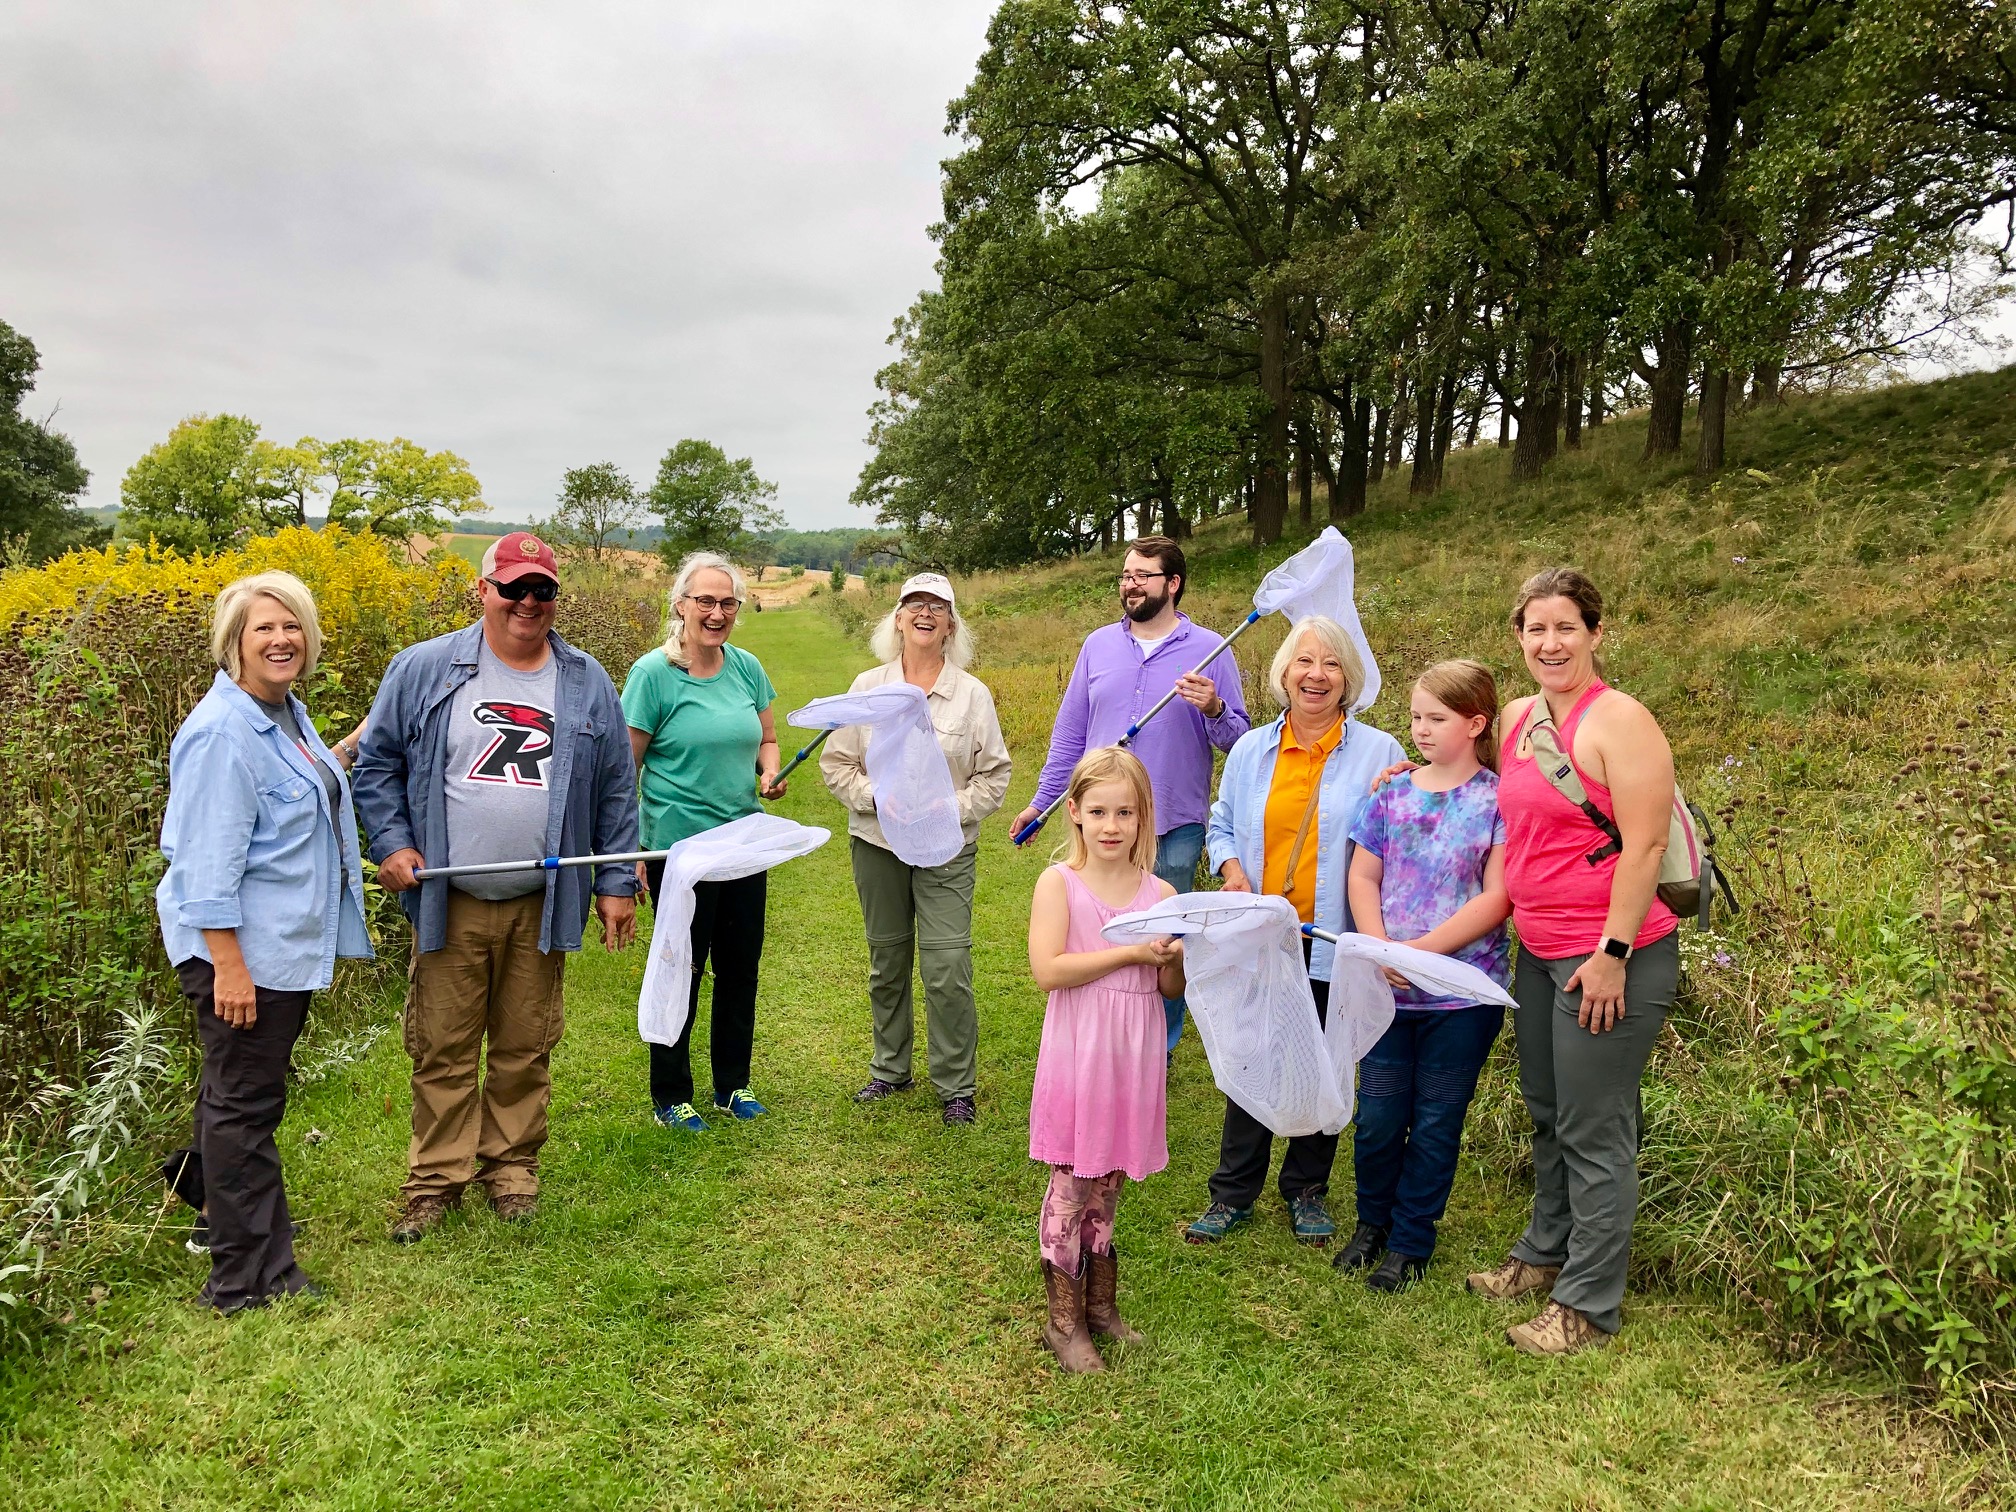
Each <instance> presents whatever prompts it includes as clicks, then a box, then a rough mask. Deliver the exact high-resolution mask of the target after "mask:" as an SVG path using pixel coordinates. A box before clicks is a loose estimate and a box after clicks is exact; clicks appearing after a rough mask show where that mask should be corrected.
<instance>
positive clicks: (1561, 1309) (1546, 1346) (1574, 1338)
mask: <svg viewBox="0 0 2016 1512" xmlns="http://www.w3.org/2000/svg"><path fill="white" fill-rule="evenodd" d="M1505 1342H1506V1343H1507V1344H1510V1345H1511V1346H1512V1347H1513V1348H1514V1349H1516V1350H1518V1351H1519V1352H1520V1353H1521V1354H1530V1355H1571V1354H1574V1353H1576V1352H1577V1351H1578V1350H1583V1349H1587V1348H1588V1347H1589V1346H1590V1345H1591V1344H1607V1343H1609V1342H1610V1336H1609V1335H1608V1334H1606V1333H1605V1332H1603V1330H1602V1329H1600V1328H1598V1327H1597V1326H1596V1325H1595V1324H1594V1323H1591V1322H1590V1321H1589V1315H1588V1314H1587V1313H1583V1312H1577V1311H1576V1310H1575V1309H1574V1308H1572V1307H1569V1306H1567V1305H1566V1304H1565V1303H1561V1302H1549V1303H1548V1304H1547V1305H1546V1306H1545V1307H1543V1308H1541V1309H1540V1313H1539V1316H1537V1317H1535V1318H1534V1319H1533V1320H1532V1322H1530V1323H1515V1324H1514V1325H1513V1326H1512V1327H1510V1328H1508V1329H1506V1330H1505Z"/></svg>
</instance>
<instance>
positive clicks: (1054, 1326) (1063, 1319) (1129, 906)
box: [1029, 746, 1183, 1372]
mask: <svg viewBox="0 0 2016 1512" xmlns="http://www.w3.org/2000/svg"><path fill="white" fill-rule="evenodd" d="M1065 812H1066V813H1067V814H1068V815H1069V816H1070V820H1071V837H1070V842H1069V844H1070V854H1069V859H1067V860H1066V861H1065V862H1064V863H1062V864H1061V865H1057V866H1052V867H1051V868H1049V869H1048V870H1047V871H1045V872H1044V873H1043V875H1042V876H1041V877H1040V878H1039V879H1038V880H1037V883H1036V896H1035V898H1034V899H1033V900H1032V902H1031V904H1030V909H1029V969H1030V971H1031V972H1032V973H1033V974H1034V975H1035V977H1036V985H1037V986H1039V987H1042V988H1044V989H1045V990H1047V991H1048V992H1049V994H1050V1002H1049V1006H1048V1007H1047V1008H1046V1009H1045V1010H1044V1014H1043V1044H1042V1048H1041V1049H1040V1050H1039V1051H1038V1052H1037V1055H1036V1083H1035V1086H1034V1088H1033V1089H1032V1092H1031V1096H1030V1108H1029V1158H1030V1159H1032V1160H1040V1161H1043V1162H1044V1163H1045V1164H1047V1165H1048V1166H1049V1167H1050V1187H1049V1190H1048V1191H1047V1192H1045V1193H1044V1196H1043V1213H1042V1219H1041V1222H1040V1225H1039V1236H1040V1241H1041V1248H1042V1253H1043V1284H1044V1287H1045V1290H1046V1291H1047V1292H1048V1294H1049V1301H1050V1315H1049V1319H1048V1321H1047V1322H1046V1323H1045V1324H1044V1327H1043V1342H1044V1343H1046V1344H1047V1345H1049V1346H1050V1350H1051V1352H1052V1353H1053V1354H1055V1355H1056V1356H1057V1359H1058V1362H1059V1363H1060V1364H1061V1365H1063V1367H1064V1368H1065V1369H1066V1370H1069V1371H1073V1372H1078V1371H1090V1370H1102V1369H1104V1368H1105V1366H1104V1364H1103V1362H1102V1361H1101V1360H1100V1358H1099V1351H1098V1350H1097V1349H1096V1348H1095V1347H1094V1346H1093V1343H1092V1335H1094V1334H1099V1335H1102V1336H1104V1337H1106V1338H1112V1339H1120V1340H1123V1341H1125V1342H1128V1343H1133V1342H1136V1341H1138V1340H1139V1339H1140V1337H1141V1335H1140V1334H1138V1333H1136V1332H1135V1331H1134V1330H1133V1329H1131V1328H1129V1327H1128V1326H1127V1324H1126V1323H1125V1322H1124V1321H1123V1320H1122V1319H1121V1317H1120V1310H1119V1305H1118V1300H1117V1299H1118V1291H1119V1262H1118V1259H1117V1258H1116V1256H1115V1255H1114V1253H1113V1215H1114V1210H1115V1208H1116V1207H1117V1206H1118V1205H1119V1201H1120V1183H1121V1180H1122V1178H1123V1177H1127V1176H1131V1177H1133V1178H1134V1179H1135V1180H1136V1181H1140V1180H1142V1179H1143V1178H1144V1177H1147V1176H1149V1175H1151V1174H1153V1173H1154V1172H1156V1171H1159V1170H1161V1169H1162V1168H1163V1167H1164V1166H1166V1165H1168V1164H1169V1146H1168V1141H1167V1139H1166V1137H1165V1134H1164V1128H1163V1111H1164V1095H1165V1085H1164V1075H1165V1073H1166V1070H1167V1065H1168V1062H1167V1056H1166V1041H1167V1039H1168V1023H1167V1020H1166V1018H1165V1017H1164V1015H1163V1011H1162V1000H1163V999H1164V998H1173V997H1180V996H1181V995H1182V993H1183V947H1182V945H1181V944H1180V943H1179V942H1177V941H1175V940H1158V941H1154V942H1153V943H1150V944H1146V945H1108V944H1107V943H1106V942H1105V940H1103V939H1102V938H1101V937H1100V934H1099V931H1100V930H1101V929H1102V928H1103V927H1104V926H1105V925H1106V924H1107V923H1108V922H1109V921H1110V920H1112V919H1113V918H1114V917H1116V916H1117V915H1119V914H1123V913H1132V912H1134V911H1136V910H1138V909H1143V908H1147V907H1149V906H1150V905H1152V904H1155V903H1158V902H1160V901H1161V900H1162V899H1163V898H1166V897H1168V896H1170V895H1171V894H1172V893H1174V892H1175V889H1174V888H1173V887H1171V886H1170V885H1169V884H1168V883H1167V882H1164V881H1162V880H1161V879H1160V878H1158V877H1157V876H1156V875H1155V870H1154V868H1155V805H1154V799H1153V797H1152V795H1151V793H1150V790H1149V785H1148V773H1147V771H1146V770H1145V769H1144V768H1143V767H1142V765H1141V763H1140V762H1139V761H1138V760H1137V759H1136V758H1134V757H1133V756H1131V755H1129V754H1128V753H1127V752H1125V751H1123V750H1120V749H1118V748H1117V747H1112V746H1108V747H1104V748H1102V749H1100V750H1096V751H1091V752H1088V753H1087V754H1086V756H1085V758H1084V759H1083V760H1082V761H1080V762H1079V763H1078V765H1077V767H1076V769H1075V770H1073V772H1072V773H1071V783H1070V786H1069V787H1068V788H1066V790H1065Z"/></svg>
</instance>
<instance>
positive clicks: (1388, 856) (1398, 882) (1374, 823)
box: [1351, 768, 1512, 1008]
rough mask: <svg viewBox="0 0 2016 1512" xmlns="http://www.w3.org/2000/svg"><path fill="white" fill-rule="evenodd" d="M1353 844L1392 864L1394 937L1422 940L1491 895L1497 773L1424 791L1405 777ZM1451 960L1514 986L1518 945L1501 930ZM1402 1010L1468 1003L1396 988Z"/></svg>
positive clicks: (1384, 795)
mask: <svg viewBox="0 0 2016 1512" xmlns="http://www.w3.org/2000/svg"><path fill="white" fill-rule="evenodd" d="M1351 838H1352V839H1353V840H1355V841H1356V842H1357V843H1358V844H1360V845H1362V846H1364V847H1365V849H1367V850H1368V851H1370V852H1372V854H1373V855H1375V856H1377V857H1378V858H1379V860H1380V861H1381V863H1383V864H1384V866H1385V875H1384V876H1383V877H1382V878H1381V879H1380V883H1379V912H1380V914H1381V916H1382V917H1383V918H1384V920H1385V922H1386V934H1387V937H1388V938H1390V939H1394V940H1416V939H1419V938H1420V937H1421V936H1422V935H1424V934H1426V933H1427V932H1428V931H1429V930H1431V929H1433V928H1434V927H1435V926H1436V925H1438V924H1441V923H1443V922H1444V921H1446V920H1447V919H1448V918H1449V917H1450V916H1451V915H1452V914H1454V913H1455V912H1456V910H1457V909H1459V908H1461V907H1462V906H1463V905H1464V904H1465V903H1468V902H1469V901H1470V900H1471V899H1472V898H1474V897H1476V896H1477V894H1479V893H1480V892H1482V891H1483V890H1484V866H1485V863H1486V862H1487V861H1489V860H1490V859H1491V847H1492V846H1494V845H1503V844H1504V843H1505V821H1504V820H1503V819H1501V818H1499V816H1498V774H1497V773H1496V772H1494V771H1491V770H1490V769H1489V768H1480V769H1479V770H1478V772H1477V775H1476V776H1474V777H1472V778H1471V779H1470V780H1469V781H1468V782H1466V783H1464V784H1463V785H1462V786H1461V787H1456V788H1451V789H1450V790H1449V791H1448V792H1446V793H1425V792H1423V791H1422V790H1421V789H1420V788H1417V787H1416V786H1415V785H1414V782H1413V779H1412V778H1411V777H1409V776H1406V775H1404V774H1403V775H1401V776H1399V777H1395V778H1394V779H1393V780H1392V781H1391V782H1389V783H1387V784H1386V785H1385V786H1384V787H1382V788H1380V789H1379V791H1378V792H1377V793H1375V794H1373V795H1372V797H1371V798H1370V799H1368V800H1367V801H1366V804H1365V807H1364V808H1363V809H1362V810H1360V811H1359V814H1358V824H1357V826H1356V828H1354V829H1353V830H1352V831H1351ZM1452 954H1453V955H1454V956H1455V957H1456V959H1457V960H1459V961H1467V962H1469V963H1470V964H1471V965H1472V966H1475V967H1476V968H1477V969H1478V970H1479V971H1481V972H1483V973H1484V974H1485V975H1486V976H1488V977H1490V978H1491V979H1492V980H1493V981H1494V982H1497V983H1499V984H1500V985H1501V986H1507V985H1509V984H1510V982H1511V954H1512V947H1511V941H1510V939H1509V938H1508V936H1507V935H1506V932H1505V926H1504V925H1503V924H1500V925H1499V926H1498V927H1497V928H1496V929H1494V930H1492V931H1491V932H1490V933H1489V934H1487V935H1485V936H1484V937H1483V938H1482V939H1481V940H1472V941H1471V942H1470V943H1469V944H1468V945H1465V946H1464V947H1463V948H1462V949H1461V950H1458V951H1454V952H1452ZM1393 1001H1394V1003H1395V1004H1396V1005H1397V1006H1399V1007H1401V1008H1467V1007H1469V1006H1470V1004H1469V1002H1468V1001H1467V1000H1466V999H1463V998H1445V997H1434V996H1431V995H1430V994H1428V993H1427V992H1424V991H1422V990H1421V989H1420V988H1418V987H1405V988H1396V989H1395V990H1394V993H1393Z"/></svg>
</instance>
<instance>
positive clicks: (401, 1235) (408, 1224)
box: [392, 1192, 461, 1244]
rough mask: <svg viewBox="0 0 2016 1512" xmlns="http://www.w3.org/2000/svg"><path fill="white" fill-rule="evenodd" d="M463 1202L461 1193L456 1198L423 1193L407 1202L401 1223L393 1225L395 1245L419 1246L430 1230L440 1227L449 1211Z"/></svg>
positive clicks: (400, 1217) (401, 1216) (436, 1193)
mask: <svg viewBox="0 0 2016 1512" xmlns="http://www.w3.org/2000/svg"><path fill="white" fill-rule="evenodd" d="M460 1202H461V1193H459V1192H458V1193H456V1194H455V1196H454V1197H452V1198H451V1197H444V1196H442V1195H441V1194H440V1193H439V1192H422V1193H421V1194H420V1195H419V1196H418V1197H409V1198H407V1200H406V1211H405V1212H403V1213H401V1214H400V1215H399V1221H398V1222H397V1223H395V1224H393V1225H392V1242H393V1243H394V1244H418V1243H419V1242H420V1241H421V1240H422V1239H423V1238H425V1237H426V1235H427V1232H428V1230H430V1229H433V1228H437V1227H439V1226H440V1223H441V1220H442V1219H443V1218H445V1217H447V1215H448V1210H449V1209H450V1208H452V1207H457V1206H459V1205H460Z"/></svg>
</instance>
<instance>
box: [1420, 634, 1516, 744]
mask: <svg viewBox="0 0 2016 1512" xmlns="http://www.w3.org/2000/svg"><path fill="white" fill-rule="evenodd" d="M1414 686H1415V687H1416V688H1419V689H1420V690H1421V691H1422V692H1423V693H1426V694H1427V695H1428V696H1429V697H1430V698H1432V699H1434V700H1435V701H1436V702H1437V703H1439V704H1441V705H1442V707H1443V708H1445V709H1447V710H1448V711H1449V712H1450V713H1452V714H1454V715H1456V716H1457V717H1458V718H1460V719H1473V718H1475V717H1476V716H1477V715H1479V714H1482V715H1483V716H1484V728H1483V729H1481V730H1479V731H1478V732H1477V741H1476V746H1477V760H1478V761H1479V762H1480V763H1481V764H1482V765H1484V766H1487V767H1489V768H1491V770H1492V771H1494V772H1495V771H1497V770H1498V679H1497V678H1495V677H1493V676H1492V675H1491V669H1490V668H1489V667H1487V666H1485V665H1484V664H1483V663H1482V662H1475V661H1471V660H1470V659H1469V658H1467V657H1459V658H1457V659H1456V660H1454V661H1439V662H1437V663H1435V665H1434V666H1432V667H1430V668H1429V669H1428V670H1427V671H1425V672H1423V673H1422V674H1421V675H1420V676H1419V677H1417V678H1415V679H1414Z"/></svg>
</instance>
